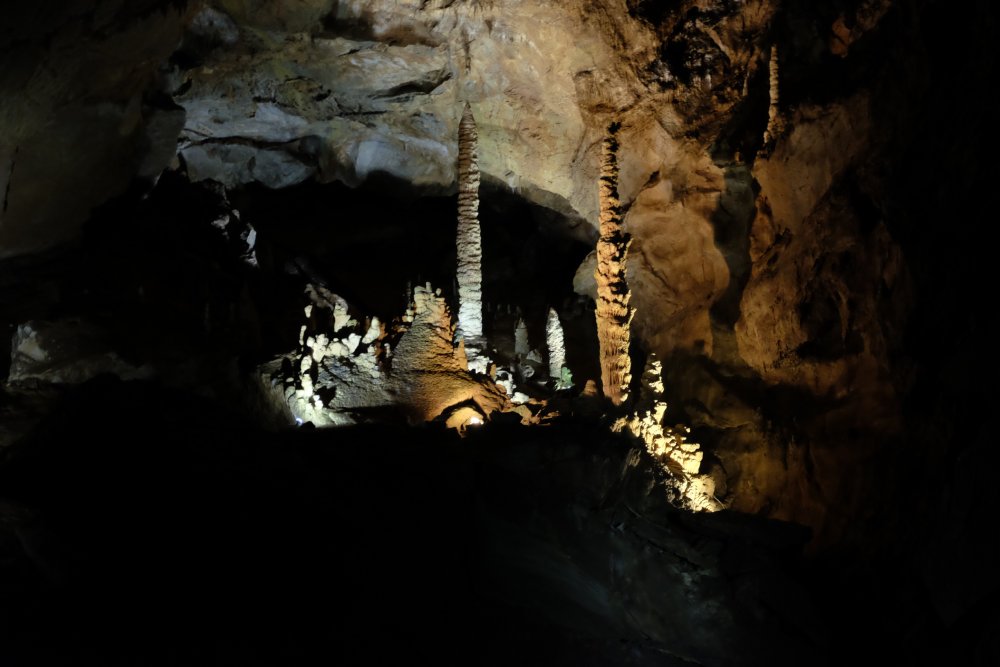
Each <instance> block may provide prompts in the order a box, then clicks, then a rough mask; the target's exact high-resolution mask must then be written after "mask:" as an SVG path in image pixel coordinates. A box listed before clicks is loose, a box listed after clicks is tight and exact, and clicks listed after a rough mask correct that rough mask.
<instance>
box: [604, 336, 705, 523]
mask: <svg viewBox="0 0 1000 667" xmlns="http://www.w3.org/2000/svg"><path fill="white" fill-rule="evenodd" d="M666 412H667V403H666V401H664V400H663V367H662V365H661V364H660V361H659V360H658V359H657V358H656V355H654V354H650V355H649V358H648V359H647V361H646V368H645V370H644V372H643V374H642V392H641V394H640V399H639V405H637V406H636V410H635V412H633V413H632V414H631V415H630V416H629V417H625V418H622V419H619V420H618V421H617V422H615V425H614V430H616V431H622V430H626V431H628V432H630V433H632V435H634V436H635V437H637V438H639V439H640V440H642V441H643V443H645V445H646V451H648V452H649V454H650V455H651V456H652V457H653V458H654V459H656V460H657V461H658V462H659V463H660V465H662V466H663V468H664V470H665V471H666V472H667V473H668V475H669V476H670V479H669V481H668V482H667V487H668V488H669V489H670V491H671V496H672V498H671V500H672V502H673V503H674V504H675V505H677V506H680V507H684V508H686V509H691V510H695V511H709V512H714V511H717V510H719V509H722V504H721V503H720V502H719V501H718V500H717V499H716V498H715V481H714V480H713V479H712V478H711V477H710V476H708V475H703V474H699V473H700V472H701V462H702V458H703V454H702V452H701V445H699V444H698V443H696V442H691V441H690V440H688V439H687V436H688V435H689V434H690V433H691V429H690V428H688V427H687V426H676V427H670V426H665V425H664V424H663V418H664V416H665V415H666Z"/></svg>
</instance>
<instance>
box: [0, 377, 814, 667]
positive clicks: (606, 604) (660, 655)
mask: <svg viewBox="0 0 1000 667" xmlns="http://www.w3.org/2000/svg"><path fill="white" fill-rule="evenodd" d="M595 426H596V424H588V423H585V422H582V421H579V422H576V423H570V422H562V423H558V424H554V425H551V426H550V427H548V428H544V429H539V428H523V427H519V426H514V425H503V424H500V423H497V424H495V425H490V426H485V427H482V428H481V429H479V430H477V431H476V432H475V433H474V434H472V436H471V437H470V438H469V439H467V440H464V441H463V440H460V439H459V438H458V437H457V435H455V434H454V432H451V431H447V430H445V429H443V428H439V427H437V426H436V425H428V426H426V427H422V428H404V427H398V426H391V425H381V426H372V427H363V428H362V427H359V428H350V429H338V430H332V431H318V430H315V429H307V428H303V429H297V430H290V431H285V432H278V433H268V432H264V431H259V430H257V429H254V428H252V427H249V426H248V425H247V424H246V422H245V421H243V420H242V419H241V418H240V417H239V416H238V415H234V414H233V413H231V412H229V411H227V409H226V408H225V407H224V406H222V405H221V404H219V403H216V402H213V401H207V400H205V399H203V398H200V397H196V396H194V395H192V394H189V393H185V392H179V391H176V390H171V389H166V388H163V387H161V386H159V385H157V384H151V383H135V382H133V383H122V382H120V381H118V380H115V379H111V378H98V379H96V380H93V381H91V382H89V383H87V384H86V385H83V386H81V387H79V388H77V389H74V390H71V391H70V392H69V393H67V394H66V396H65V398H64V400H63V401H62V402H61V403H60V405H59V406H58V407H57V408H56V410H55V411H54V413H53V415H52V418H51V419H49V420H47V421H46V422H45V423H44V424H42V425H40V426H39V427H38V428H36V429H35V430H34V431H33V432H32V433H31V434H30V435H29V436H28V437H26V438H25V439H24V440H22V441H21V442H20V443H19V444H18V445H16V446H14V447H12V448H10V449H8V450H6V451H5V452H4V453H3V456H2V458H0V489H2V490H3V494H2V496H0V593H2V594H0V662H2V663H3V664H17V665H42V664H44V665H69V664H74V665H76V664H105V665H107V664H123V665H124V664H129V665H134V664H144V665H199V664H212V665H218V664H243V665H256V664H261V665H273V664H292V663H301V662H304V661H311V660H317V659H319V660H334V661H337V662H338V663H339V664H345V663H346V664H372V663H375V662H381V661H383V660H405V661H406V662H407V663H409V662H410V661H417V660H419V661H429V662H435V663H447V664H451V663H452V662H454V661H460V662H462V663H463V664H498V665H500V664H510V662H511V661H517V662H521V663H525V664H574V665H595V666H597V665H609V664H637V665H681V664H687V663H684V662H683V661H682V660H681V659H680V658H679V657H677V656H676V652H678V651H679V652H680V653H682V654H687V655H689V656H698V655H701V656H703V657H706V658H707V657H711V656H715V657H717V658H719V659H723V658H725V659H727V660H728V661H729V662H730V663H731V664H757V663H756V660H757V658H761V659H762V658H763V656H765V655H767V656H770V657H771V659H772V660H771V661H772V662H776V663H777V664H793V663H796V662H797V661H800V660H802V659H806V657H808V656H812V657H817V658H818V657H819V656H821V653H820V651H821V647H822V645H823V643H824V640H823V639H822V634H821V633H819V634H814V633H816V632H818V631H817V629H816V628H815V627H814V626H813V623H814V621H811V620H810V621H807V620H804V619H806V618H807V617H809V616H810V615H812V614H813V613H814V612H813V611H812V607H811V604H810V603H809V602H808V600H807V599H806V598H802V597H801V595H802V593H801V588H800V584H799V583H797V575H796V574H795V573H794V564H795V563H796V562H797V560H798V556H797V554H798V553H799V550H800V549H801V546H802V544H803V543H804V541H805V539H807V537H808V536H807V534H806V533H804V532H803V531H802V530H801V529H797V528H795V527H790V526H784V525H782V524H780V523H777V522H771V521H767V520H762V519H753V518H750V517H740V516H738V515H731V516H723V515H716V516H713V517H707V516H697V515H684V514H679V513H677V512H676V511H673V510H671V509H670V508H669V506H668V505H667V503H666V497H665V495H660V494H657V493H652V494H650V488H654V487H653V486H651V485H655V484H656V479H657V477H656V475H657V474H661V473H657V472H656V470H655V469H654V467H653V466H652V465H651V463H650V462H649V461H648V460H647V459H645V458H642V457H640V458H639V459H635V458H633V457H634V456H635V455H634V454H631V453H630V452H631V451H632V446H631V445H629V444H628V442H627V441H626V440H624V439H622V438H620V437H617V436H612V435H609V434H608V433H607V431H606V430H604V429H601V428H595ZM628 461H633V463H627V462H628ZM657 488H658V487H657ZM653 544H655V545H656V547H655V549H652V548H651V546H650V545H653ZM719 553H725V554H727V556H726V557H725V558H723V559H720V558H718V556H717V554H719ZM672 554H673V555H672ZM694 554H701V555H700V556H695V555H694ZM713 554H715V555H713ZM609 559H610V560H609ZM615 559H618V560H619V561H620V562H621V563H622V564H623V565H626V564H627V565H628V566H629V568H630V569H629V570H627V571H629V572H638V571H645V572H647V575H644V576H648V577H650V578H649V579H648V581H647V580H634V581H633V580H630V579H629V580H626V579H622V578H621V577H623V576H624V574H618V573H616V572H617V570H616V567H615V566H614V562H615ZM691 559H694V560H695V561H697V562H691ZM609 563H611V566H610V569H609ZM633 567H634V568H637V569H631V568H633ZM692 573H698V574H697V575H693V574H692ZM630 576H631V575H630ZM692 576H694V578H693V579H692V578H691V577H692ZM671 582H673V583H672V584H671ZM699 582H700V583H699ZM727 582H730V583H727ZM737 582H742V583H739V584H737ZM734 584H736V585H738V586H749V588H748V591H749V590H757V589H758V588H760V589H761V590H763V587H765V586H766V587H767V588H768V593H767V595H766V596H764V597H766V598H767V599H769V600H771V602H772V603H773V602H775V601H784V602H782V603H781V604H783V605H788V604H791V605H793V607H794V609H795V610H797V612H796V613H799V616H800V618H798V619H797V620H796V621H794V623H793V625H795V626H797V627H799V628H800V629H803V628H804V630H802V631H804V632H806V633H807V635H808V636H809V638H808V639H803V637H801V636H797V635H796V634H795V633H791V634H789V633H788V632H786V630H784V629H782V628H781V626H782V624H783V623H785V622H787V620H790V619H791V618H793V617H794V616H793V615H790V613H789V610H788V609H785V610H778V611H776V612H775V611H769V610H768V607H767V605H768V604H770V603H768V602H766V601H765V600H763V599H758V597H757V594H756V593H751V594H749V595H748V596H747V595H734V594H733V593H732V592H731V590H730V586H732V585H734ZM649 585H651V586H655V587H656V590H657V591H659V592H656V593H655V594H651V591H650V590H649V589H648V588H647V586H649ZM619 599H621V600H627V602H624V603H623V602H616V600H619ZM681 600H687V602H684V603H683V604H682V603H681ZM723 600H725V602H722V601H723ZM793 601H794V602H793ZM621 604H625V605H626V606H627V607H629V608H631V610H632V612H631V613H634V614H636V617H635V618H632V617H630V616H629V615H628V614H625V615H623V614H622V612H621V608H620V605H621ZM720 604H721V605H722V606H721V607H718V605H720ZM685 605H687V606H689V607H690V609H686V608H685ZM720 610H724V611H722V612H721V613H720ZM734 614H735V616H736V620H735V621H734V620H733V618H732V615H734ZM762 614H763V620H762V617H761V615H762ZM774 614H777V616H776V617H774V618H772V616H773V615H774ZM661 616H662V617H663V619H664V620H659V617H661ZM779 617H780V618H782V619H786V620H785V621H781V622H778V621H777V620H776V619H777V618H779ZM639 619H643V620H639ZM734 623H735V625H734ZM643 628H646V630H643ZM753 628H756V631H755V630H753ZM748 629H749V631H748ZM649 633H652V634H653V635H655V636H648V635H649ZM663 642H666V644H663ZM797 664H801V662H798V663H797ZM811 664H817V663H812V662H811Z"/></svg>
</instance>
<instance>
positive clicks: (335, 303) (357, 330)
mask: <svg viewBox="0 0 1000 667" xmlns="http://www.w3.org/2000/svg"><path fill="white" fill-rule="evenodd" d="M307 293H308V295H309V297H310V301H311V303H309V304H307V305H306V306H305V308H304V311H303V314H304V316H305V320H306V323H305V324H303V325H302V326H301V327H300V328H299V352H298V354H297V355H294V357H293V358H294V360H295V361H294V363H295V368H294V371H295V372H294V374H293V375H292V376H291V377H288V378H286V383H287V384H288V385H289V386H288V391H287V392H286V399H287V400H288V403H289V408H290V409H291V410H292V413H293V414H294V415H295V416H296V417H297V418H298V419H301V420H307V421H312V422H313V423H316V424H324V423H327V422H334V423H336V422H338V419H337V418H336V415H334V414H333V413H331V412H330V410H333V409H335V406H333V405H331V404H330V402H331V400H336V399H337V398H338V397H337V389H338V387H337V386H335V385H338V384H339V385H343V384H347V385H350V384H373V383H382V382H383V381H384V372H383V369H382V365H381V361H380V360H381V358H382V357H383V356H385V355H387V354H389V350H388V345H386V346H385V349H384V350H382V349H381V348H380V347H379V345H380V344H381V342H382V340H383V338H384V336H385V330H384V327H383V326H382V323H381V322H379V320H378V318H377V317H373V318H372V319H371V320H370V321H369V322H368V324H367V326H361V325H360V323H359V322H358V321H357V320H355V319H354V318H353V317H351V314H350V312H349V310H348V305H347V302H346V301H344V300H343V299H342V298H340V297H339V296H337V295H335V294H332V293H331V292H329V291H327V290H325V289H323V288H321V287H320V288H314V287H312V286H310V287H309V288H307ZM335 380H338V381H339V382H335ZM339 398H340V401H339V402H345V403H346V402H349V400H348V397H343V396H341V397H339Z"/></svg>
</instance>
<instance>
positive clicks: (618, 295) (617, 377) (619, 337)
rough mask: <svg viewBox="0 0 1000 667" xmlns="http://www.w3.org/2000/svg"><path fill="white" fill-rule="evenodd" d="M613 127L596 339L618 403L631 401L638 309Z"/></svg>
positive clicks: (605, 161) (604, 171) (603, 197)
mask: <svg viewBox="0 0 1000 667" xmlns="http://www.w3.org/2000/svg"><path fill="white" fill-rule="evenodd" d="M619 127H620V125H619V123H611V125H609V126H608V135H607V137H605V139H604V146H603V152H602V161H601V179H600V233H601V235H600V238H599V239H598V241H597V269H596V270H595V271H594V278H595V280H596V281H597V313H596V317H597V339H598V342H599V344H600V360H601V384H602V386H603V390H604V395H605V397H607V398H608V400H610V401H611V402H612V403H614V404H615V405H621V404H622V403H623V402H625V401H626V400H628V389H629V384H630V383H631V382H632V362H631V360H630V358H629V343H630V334H629V326H630V324H631V322H632V315H633V314H634V311H633V310H632V308H631V306H630V305H629V301H630V300H631V296H632V295H631V293H630V292H629V288H628V283H627V282H626V280H625V258H626V256H627V255H628V246H629V243H630V242H631V239H630V238H629V237H628V235H627V234H625V232H624V231H623V230H622V207H621V201H620V200H619V198H618V139H617V134H618V129H619Z"/></svg>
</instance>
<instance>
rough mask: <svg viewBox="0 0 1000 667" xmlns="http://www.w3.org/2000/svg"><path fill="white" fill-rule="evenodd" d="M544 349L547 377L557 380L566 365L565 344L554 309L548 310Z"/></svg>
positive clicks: (557, 315) (560, 325)
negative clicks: (546, 359) (546, 360)
mask: <svg viewBox="0 0 1000 667" xmlns="http://www.w3.org/2000/svg"><path fill="white" fill-rule="evenodd" d="M545 347H546V348H548V357H549V377H550V378H552V379H553V380H558V379H560V378H561V377H562V372H563V371H562V369H563V367H564V366H565V365H566V343H565V337H564V336H563V328H562V324H561V323H560V322H559V314H558V313H556V311H555V309H554V308H549V317H548V320H547V321H546V322H545Z"/></svg>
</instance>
